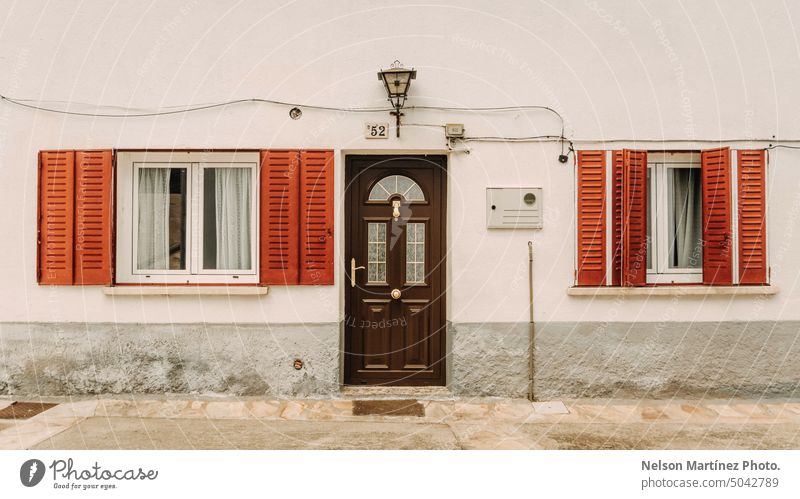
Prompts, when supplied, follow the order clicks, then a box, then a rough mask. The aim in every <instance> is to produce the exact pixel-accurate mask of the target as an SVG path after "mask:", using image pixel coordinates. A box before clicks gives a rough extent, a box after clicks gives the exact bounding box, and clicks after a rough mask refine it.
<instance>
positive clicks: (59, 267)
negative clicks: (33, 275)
mask: <svg viewBox="0 0 800 499" xmlns="http://www.w3.org/2000/svg"><path fill="white" fill-rule="evenodd" d="M74 165H75V154H74V153H73V152H72V151H40V152H39V217H38V218H39V222H38V223H39V240H38V246H39V247H38V262H39V268H38V269H37V277H38V281H39V283H40V284H72V262H73V253H72V252H73V232H72V229H73V202H74V187H75V185H74V175H75V171H74Z"/></svg>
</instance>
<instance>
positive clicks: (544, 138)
mask: <svg viewBox="0 0 800 499" xmlns="http://www.w3.org/2000/svg"><path fill="white" fill-rule="evenodd" d="M458 140H461V141H463V142H548V141H550V142H564V141H568V142H569V139H567V138H566V137H564V136H563V135H531V136H528V137H491V136H484V137H460V138H458Z"/></svg>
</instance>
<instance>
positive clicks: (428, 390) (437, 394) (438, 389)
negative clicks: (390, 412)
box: [339, 385, 456, 400]
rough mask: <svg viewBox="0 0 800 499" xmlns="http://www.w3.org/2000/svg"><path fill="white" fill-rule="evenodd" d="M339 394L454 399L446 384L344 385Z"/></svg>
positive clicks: (355, 396)
mask: <svg viewBox="0 0 800 499" xmlns="http://www.w3.org/2000/svg"><path fill="white" fill-rule="evenodd" d="M339 395H340V396H341V397H342V398H345V399H386V400H390V399H418V400H454V399H455V398H456V396H455V395H454V394H453V392H451V391H450V389H449V388H447V387H446V386H351V385H343V386H342V388H341V390H340V391H339Z"/></svg>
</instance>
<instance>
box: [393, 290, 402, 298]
mask: <svg viewBox="0 0 800 499" xmlns="http://www.w3.org/2000/svg"><path fill="white" fill-rule="evenodd" d="M391 294H392V298H393V299H395V300H398V299H400V294H401V293H400V290H399V289H393V290H392V293H391Z"/></svg>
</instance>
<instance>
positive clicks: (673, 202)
mask: <svg viewBox="0 0 800 499" xmlns="http://www.w3.org/2000/svg"><path fill="white" fill-rule="evenodd" d="M667 177H668V178H667V185H668V190H669V192H668V195H667V202H668V205H669V206H668V211H669V267H670V268H690V269H699V268H702V266H703V247H702V242H701V234H702V212H701V204H700V203H701V199H702V198H701V196H702V194H701V186H700V169H699V168H669V169H668V170H667Z"/></svg>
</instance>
